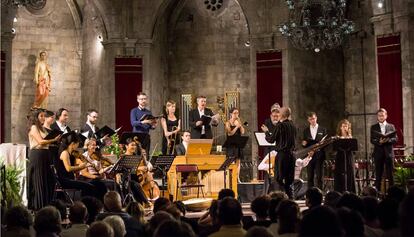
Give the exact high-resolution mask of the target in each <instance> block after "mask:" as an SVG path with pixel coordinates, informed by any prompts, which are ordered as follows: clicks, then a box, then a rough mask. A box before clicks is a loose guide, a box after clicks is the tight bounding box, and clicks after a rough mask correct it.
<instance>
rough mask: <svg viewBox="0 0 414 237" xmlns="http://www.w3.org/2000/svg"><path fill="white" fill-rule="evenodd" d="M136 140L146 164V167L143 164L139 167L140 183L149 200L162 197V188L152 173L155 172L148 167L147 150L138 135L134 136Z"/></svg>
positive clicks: (143, 161) (138, 176)
mask: <svg viewBox="0 0 414 237" xmlns="http://www.w3.org/2000/svg"><path fill="white" fill-rule="evenodd" d="M134 141H135V143H137V146H138V149H140V151H141V156H142V163H143V165H144V166H145V168H141V167H142V166H141V167H138V169H137V178H138V183H139V184H140V185H141V187H142V190H143V191H144V193H145V195H146V196H147V198H148V200H155V199H157V198H159V197H160V189H159V187H158V185H157V183H156V182H155V181H154V177H153V175H152V174H153V173H152V172H150V170H149V168H148V164H149V161H147V154H146V152H145V150H144V149H143V148H142V146H141V143H140V142H139V141H138V138H137V137H134Z"/></svg>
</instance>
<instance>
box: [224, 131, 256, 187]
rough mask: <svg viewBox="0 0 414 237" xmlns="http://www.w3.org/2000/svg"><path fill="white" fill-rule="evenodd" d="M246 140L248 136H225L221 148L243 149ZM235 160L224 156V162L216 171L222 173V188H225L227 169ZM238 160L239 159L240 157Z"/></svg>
mask: <svg viewBox="0 0 414 237" xmlns="http://www.w3.org/2000/svg"><path fill="white" fill-rule="evenodd" d="M248 140H249V137H248V136H227V139H226V141H225V142H224V144H223V147H225V148H226V150H227V149H229V148H237V149H243V148H244V147H245V146H246V144H247V141H248ZM236 158H237V157H229V156H228V155H226V160H225V161H224V162H223V164H222V165H221V166H220V168H219V169H218V170H223V171H224V188H226V176H227V169H228V167H229V166H230V164H231V163H233V162H234V161H235V160H236ZM238 158H239V159H240V157H238Z"/></svg>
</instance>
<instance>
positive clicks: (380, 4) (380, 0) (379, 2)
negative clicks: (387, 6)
mask: <svg viewBox="0 0 414 237" xmlns="http://www.w3.org/2000/svg"><path fill="white" fill-rule="evenodd" d="M377 6H378V8H383V7H384V3H383V2H382V0H379V1H378V5H377Z"/></svg>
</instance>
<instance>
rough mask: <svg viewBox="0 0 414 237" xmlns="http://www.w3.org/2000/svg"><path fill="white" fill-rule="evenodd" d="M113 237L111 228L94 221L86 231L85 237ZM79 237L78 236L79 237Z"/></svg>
mask: <svg viewBox="0 0 414 237" xmlns="http://www.w3.org/2000/svg"><path fill="white" fill-rule="evenodd" d="M98 236H99V237H114V230H113V229H112V227H111V226H110V225H109V224H107V223H105V222H103V221H96V222H94V223H92V225H91V227H89V229H88V230H87V231H86V237H98ZM79 237H80V236H79Z"/></svg>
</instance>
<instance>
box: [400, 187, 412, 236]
mask: <svg viewBox="0 0 414 237" xmlns="http://www.w3.org/2000/svg"><path fill="white" fill-rule="evenodd" d="M399 213H400V218H399V220H400V229H401V236H414V225H413V222H412V221H413V220H414V189H411V190H410V192H408V194H407V196H406V197H405V198H404V200H403V201H402V202H401V205H400V211H399Z"/></svg>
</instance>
